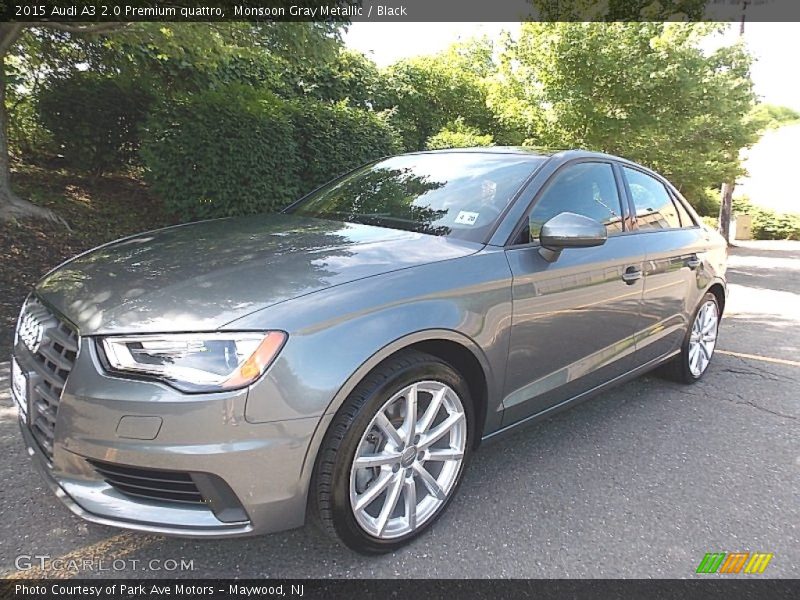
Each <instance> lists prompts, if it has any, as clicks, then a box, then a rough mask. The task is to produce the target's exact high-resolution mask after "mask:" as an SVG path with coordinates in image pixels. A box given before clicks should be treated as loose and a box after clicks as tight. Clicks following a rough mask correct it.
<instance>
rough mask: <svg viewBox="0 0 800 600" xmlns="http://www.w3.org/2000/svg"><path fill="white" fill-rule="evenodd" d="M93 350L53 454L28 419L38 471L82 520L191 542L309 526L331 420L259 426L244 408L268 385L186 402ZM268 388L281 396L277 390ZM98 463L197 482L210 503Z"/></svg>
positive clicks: (80, 360) (25, 361) (65, 410)
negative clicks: (145, 490)
mask: <svg viewBox="0 0 800 600" xmlns="http://www.w3.org/2000/svg"><path fill="white" fill-rule="evenodd" d="M94 352H95V351H94V345H93V344H92V343H84V344H82V345H81V348H80V350H79V352H78V354H77V357H76V359H75V363H74V365H73V367H72V370H71V372H70V374H69V376H68V378H67V381H66V385H65V387H64V390H63V393H62V394H61V399H60V403H59V405H58V413H57V419H56V423H55V427H54V438H53V443H52V452H51V453H47V452H45V451H43V448H42V447H41V444H40V443H38V442H37V439H36V437H35V436H34V435H33V434H32V432H31V428H30V425H29V423H27V422H23V421H22V420H20V425H21V429H22V435H23V439H24V442H25V445H26V448H27V451H28V454H29V455H30V456H31V458H32V460H33V462H34V464H35V466H36V468H37V470H38V471H39V472H40V473H41V474H42V476H43V478H44V480H45V482H46V483H47V485H48V486H49V487H50V489H51V490H52V491H53V492H54V493H55V494H56V496H57V497H58V498H59V499H60V500H61V501H62V502H63V503H64V504H65V505H66V506H67V507H68V508H69V509H70V510H71V511H72V512H73V513H75V514H77V515H78V516H80V517H82V518H84V519H86V520H89V521H93V522H96V523H101V524H104V525H114V526H118V527H124V528H128V529H134V530H139V531H148V532H153V533H159V534H166V535H179V536H186V537H230V536H241V535H248V534H260V533H270V532H276V531H281V530H285V529H291V528H294V527H298V526H300V525H302V524H303V523H304V520H305V513H306V497H307V492H308V480H309V479H310V476H309V472H310V469H309V465H308V464H307V463H306V461H307V458H308V457H309V456H310V457H311V458H310V460H311V461H312V462H313V455H314V454H313V452H311V451H310V449H313V448H312V446H313V444H314V439H315V434H316V432H317V431H318V428H319V426H320V424H321V422H324V421H326V420H327V418H324V417H322V416H317V417H307V418H297V419H289V420H282V421H274V422H265V423H257V424H256V423H250V422H248V421H247V420H246V418H245V406H246V403H247V400H248V395H250V396H251V399H252V396H253V395H254V394H256V395H258V394H264V391H262V392H259V389H258V388H259V386H258V384H256V385H255V386H254V387H253V388H251V389H250V390H240V391H236V392H229V393H220V394H197V395H185V394H181V393H179V392H177V391H176V390H173V389H172V388H170V387H168V386H166V385H163V384H160V383H157V382H149V381H134V380H126V379H119V378H115V377H109V376H108V375H105V374H104V373H103V372H102V369H101V368H100V366H99V361H98V360H97V356H96V355H95V353H94ZM14 358H15V359H16V360H17V362H18V363H19V365H20V367H21V369H22V370H23V372H26V373H29V372H32V371H33V370H34V369H33V367H32V364H31V361H33V360H35V358H34V356H33V355H32V354H31V353H30V352H29V351H28V350H27V348H25V347H24V346H22V343H21V342H18V343H17V345H16V346H15V348H14ZM267 389H268V390H269V391H270V393H274V391H275V386H267V387H265V388H264V390H265V391H266V390H267ZM28 412H29V413H30V412H31V411H30V410H29V411H28ZM131 423H133V425H131ZM154 424H157V426H154ZM98 463H99V464H103V465H110V466H111V467H114V468H115V467H119V468H121V469H131V470H132V472H134V473H138V472H139V471H137V470H136V469H141V470H160V471H159V472H162V473H163V472H167V473H170V472H174V473H179V474H181V476H186V477H191V478H192V479H193V480H194V481H195V483H196V484H197V487H198V488H200V490H201V491H202V492H203V502H200V503H197V502H195V503H192V504H189V503H185V502H172V501H165V500H159V499H153V498H142V497H138V496H136V495H131V494H129V493H125V492H124V491H121V488H120V487H119V486H118V485H116V484H115V482H114V481H113V480H109V479H108V478H107V477H105V476H104V474H103V473H101V472H99V471H98V469H97V464H98ZM129 481H135V480H129ZM137 483H141V482H137ZM201 484H202V485H201Z"/></svg>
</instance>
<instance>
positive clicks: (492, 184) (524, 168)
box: [287, 152, 544, 242]
mask: <svg viewBox="0 0 800 600" xmlns="http://www.w3.org/2000/svg"><path fill="white" fill-rule="evenodd" d="M543 160H544V159H543V158H541V157H537V156H526V155H524V154H488V153H469V152H445V153H440V154H409V155H404V156H395V157H392V158H387V159H385V160H381V161H379V162H376V163H372V164H370V165H367V166H364V167H361V168H360V169H358V170H356V171H354V172H353V173H350V174H349V175H347V176H346V177H344V178H343V179H340V180H338V181H335V182H333V183H330V184H328V185H326V186H325V187H323V188H321V189H320V190H317V191H316V192H314V193H312V194H311V195H310V196H308V197H307V198H305V199H303V200H302V201H301V202H299V203H298V204H296V205H294V206H292V207H291V208H289V209H287V212H290V213H294V214H297V215H304V216H308V217H318V218H322V219H330V220H335V221H345V222H350V223H364V224H367V225H377V226H379V227H390V228H393V229H405V230H408V231H416V232H418V233H428V234H433V235H444V236H451V237H454V238H459V239H463V240H469V241H473V242H483V241H484V239H485V237H486V236H487V235H488V233H489V231H490V230H491V228H492V226H493V225H494V224H495V222H496V221H497V219H498V218H499V217H500V215H501V213H502V212H503V210H504V209H505V207H506V206H507V205H508V203H509V202H510V200H511V198H512V197H513V196H514V194H515V193H516V192H517V191H518V190H519V188H520V187H521V186H522V184H523V183H524V182H525V180H526V179H527V178H528V176H529V175H530V174H531V173H533V171H534V169H535V168H536V167H537V166H539V164H541V163H542V161H543Z"/></svg>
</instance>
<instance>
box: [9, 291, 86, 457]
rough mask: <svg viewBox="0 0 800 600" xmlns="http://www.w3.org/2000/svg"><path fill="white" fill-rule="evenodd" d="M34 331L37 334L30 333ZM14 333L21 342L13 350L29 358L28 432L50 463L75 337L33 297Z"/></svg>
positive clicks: (72, 359)
mask: <svg viewBox="0 0 800 600" xmlns="http://www.w3.org/2000/svg"><path fill="white" fill-rule="evenodd" d="M23 328H24V331H23ZM34 330H38V333H39V334H40V335H38V334H32V333H31V332H32V331H34ZM18 334H19V337H20V338H21V340H22V341H21V342H20V343H19V344H17V348H16V349H15V351H16V352H20V351H23V352H27V353H28V354H29V355H30V356H31V358H32V360H29V361H26V363H25V364H26V365H28V366H30V367H33V373H32V374H30V375H31V386H30V390H29V393H30V403H29V410H30V421H29V425H30V429H31V433H32V434H33V437H34V439H35V440H36V443H37V444H38V445H39V447H40V448H41V450H42V452H44V453H45V455H46V456H47V459H48V460H49V461H52V460H53V439H54V436H55V427H56V417H57V416H58V405H59V403H60V402H61V394H62V392H63V391H64V385H65V384H66V381H67V377H68V376H69V373H70V371H71V370H72V367H73V365H74V364H75V357H76V356H77V355H78V334H77V332H76V331H75V330H74V329H73V328H72V327H71V326H70V325H69V324H67V323H65V322H64V321H63V320H61V319H59V318H58V317H57V316H56V315H54V314H53V313H52V312H51V311H50V310H49V309H48V308H47V307H46V306H45V305H44V304H42V303H41V302H39V300H37V299H36V298H34V297H31V298H29V299H28V301H27V302H26V303H25V306H24V307H23V309H22V314H21V315H20V329H19V331H18ZM28 344H30V345H32V346H33V349H31V348H30V347H29V345H28ZM37 346H38V347H37ZM34 350H35V351H34Z"/></svg>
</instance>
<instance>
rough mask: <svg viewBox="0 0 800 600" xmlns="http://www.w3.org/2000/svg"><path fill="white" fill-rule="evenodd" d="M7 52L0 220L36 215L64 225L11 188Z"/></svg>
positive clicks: (1, 103)
mask: <svg viewBox="0 0 800 600" xmlns="http://www.w3.org/2000/svg"><path fill="white" fill-rule="evenodd" d="M5 55H6V53H5V52H0V221H14V220H16V219H18V218H24V217H36V218H40V219H47V220H48V221H52V222H54V223H58V224H61V225H64V226H65V227H67V229H69V226H68V225H67V222H66V221H64V219H62V218H61V217H59V216H58V215H56V214H55V213H54V212H53V211H51V210H50V209H48V208H44V207H42V206H36V205H35V204H33V203H32V202H28V201H27V200H23V199H22V198H20V197H19V196H17V195H16V194H15V193H14V190H12V189H11V164H10V158H9V155H8V111H7V109H6V65H5Z"/></svg>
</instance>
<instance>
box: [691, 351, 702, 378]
mask: <svg viewBox="0 0 800 600" xmlns="http://www.w3.org/2000/svg"><path fill="white" fill-rule="evenodd" d="M700 354H701V352H700V344H697V345H696V346H695V347H694V353H690V354H689V368H690V369H691V370H692V372H693V373H694V374H695V375H699V369H700V366H699V365H700Z"/></svg>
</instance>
